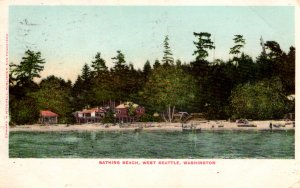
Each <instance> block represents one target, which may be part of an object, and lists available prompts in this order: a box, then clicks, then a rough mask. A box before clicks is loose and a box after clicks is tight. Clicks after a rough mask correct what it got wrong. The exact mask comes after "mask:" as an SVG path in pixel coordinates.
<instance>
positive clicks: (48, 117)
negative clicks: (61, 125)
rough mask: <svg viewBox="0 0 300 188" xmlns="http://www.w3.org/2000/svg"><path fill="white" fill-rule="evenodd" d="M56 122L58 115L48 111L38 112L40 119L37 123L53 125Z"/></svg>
mask: <svg viewBox="0 0 300 188" xmlns="http://www.w3.org/2000/svg"><path fill="white" fill-rule="evenodd" d="M57 122H58V115H57V114H56V113H54V112H51V111H49V110H41V111H40V119H39V123H42V124H55V123H57Z"/></svg>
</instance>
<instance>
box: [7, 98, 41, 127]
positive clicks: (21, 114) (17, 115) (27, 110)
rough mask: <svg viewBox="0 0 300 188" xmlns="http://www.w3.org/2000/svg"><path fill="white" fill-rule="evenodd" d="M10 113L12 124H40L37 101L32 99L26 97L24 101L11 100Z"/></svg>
mask: <svg viewBox="0 0 300 188" xmlns="http://www.w3.org/2000/svg"><path fill="white" fill-rule="evenodd" d="M9 111H10V118H11V122H10V124H17V125H24V124H34V123H37V122H38V118H39V110H38V107H37V106H36V104H35V100H34V99H33V98H31V97H25V98H23V99H22V100H11V101H10V106H9Z"/></svg>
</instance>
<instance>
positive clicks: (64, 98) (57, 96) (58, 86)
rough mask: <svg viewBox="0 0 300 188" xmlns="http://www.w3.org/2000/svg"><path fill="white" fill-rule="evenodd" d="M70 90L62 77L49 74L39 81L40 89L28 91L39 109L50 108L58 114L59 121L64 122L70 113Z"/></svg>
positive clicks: (69, 86)
mask: <svg viewBox="0 0 300 188" xmlns="http://www.w3.org/2000/svg"><path fill="white" fill-rule="evenodd" d="M70 90H71V85H68V84H67V83H66V82H65V81H64V80H63V79H61V78H57V77H55V76H49V77H47V78H46V79H43V80H42V81H41V83H40V89H39V90H38V91H36V92H33V93H30V95H31V96H32V98H33V99H34V100H35V102H36V106H37V108H38V109H40V110H50V111H53V112H55V113H57V114H58V115H59V121H60V122H62V123H66V122H67V121H68V119H69V116H70V115H71V113H72V110H71V107H70V101H69V96H70Z"/></svg>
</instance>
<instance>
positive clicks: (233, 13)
mask: <svg viewBox="0 0 300 188" xmlns="http://www.w3.org/2000/svg"><path fill="white" fill-rule="evenodd" d="M294 21H295V20H294V7H279V6H276V7H225V6H222V7H212V6H183V7H177V6H159V7H158V6H142V7H141V6H121V7H114V6H11V7H10V9H9V38H10V39H9V44H10V47H9V50H10V61H11V62H14V63H18V62H20V60H21V57H22V56H23V55H24V52H25V50H26V49H27V48H30V49H32V50H38V51H41V53H42V57H43V58H45V60H46V64H45V70H44V71H43V72H42V76H43V77H45V76H47V75H52V74H54V75H56V76H59V77H62V78H64V79H71V80H74V79H75V78H76V77H77V75H78V74H79V73H80V70H81V68H82V66H83V64H84V63H90V62H91V61H92V60H93V57H94V56H95V54H96V52H101V54H102V57H103V58H104V59H105V60H106V62H107V65H108V66H109V67H110V66H112V61H111V58H112V57H114V56H115V55H116V51H117V50H121V51H122V52H123V53H124V54H125V58H126V61H127V62H128V63H129V62H131V63H133V64H134V66H135V67H140V68H142V66H143V65H144V63H145V61H146V60H150V62H151V64H153V62H154V60H155V59H159V60H161V59H162V56H163V52H162V51H163V45H162V44H163V40H164V36H165V35H169V38H170V46H171V50H172V52H173V54H174V58H175V59H180V60H182V61H183V62H190V61H192V60H194V59H195V57H194V56H192V54H193V51H194V50H195V46H194V44H193V41H195V40H196V38H195V37H194V36H193V32H209V33H211V34H212V39H213V40H215V46H216V49H215V51H214V53H213V51H211V53H210V56H209V58H208V59H209V60H212V59H213V58H221V59H224V60H227V59H228V58H229V55H228V54H229V49H230V48H231V47H232V46H233V40H232V39H233V35H235V34H241V35H244V38H245V39H246V46H245V49H244V51H245V53H247V54H249V55H251V56H252V57H256V56H257V55H258V54H259V53H260V51H261V47H260V36H262V37H263V39H264V40H265V41H267V40H275V41H277V42H278V43H279V44H280V46H281V48H282V49H283V50H284V51H288V49H289V47H290V46H291V45H293V46H294V45H295V44H294V43H295V33H294V30H295V26H294V24H295V23H294Z"/></svg>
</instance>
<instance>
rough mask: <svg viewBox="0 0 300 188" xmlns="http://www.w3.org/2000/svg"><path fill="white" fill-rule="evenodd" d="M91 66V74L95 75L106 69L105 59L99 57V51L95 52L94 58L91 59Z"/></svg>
mask: <svg viewBox="0 0 300 188" xmlns="http://www.w3.org/2000/svg"><path fill="white" fill-rule="evenodd" d="M91 67H92V68H93V70H92V74H93V75H94V76H96V77H97V76H100V75H101V74H102V73H105V72H107V71H108V68H107V66H106V64H105V60H104V59H102V58H101V53H100V52H97V54H96V56H95V60H94V61H92V65H91Z"/></svg>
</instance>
